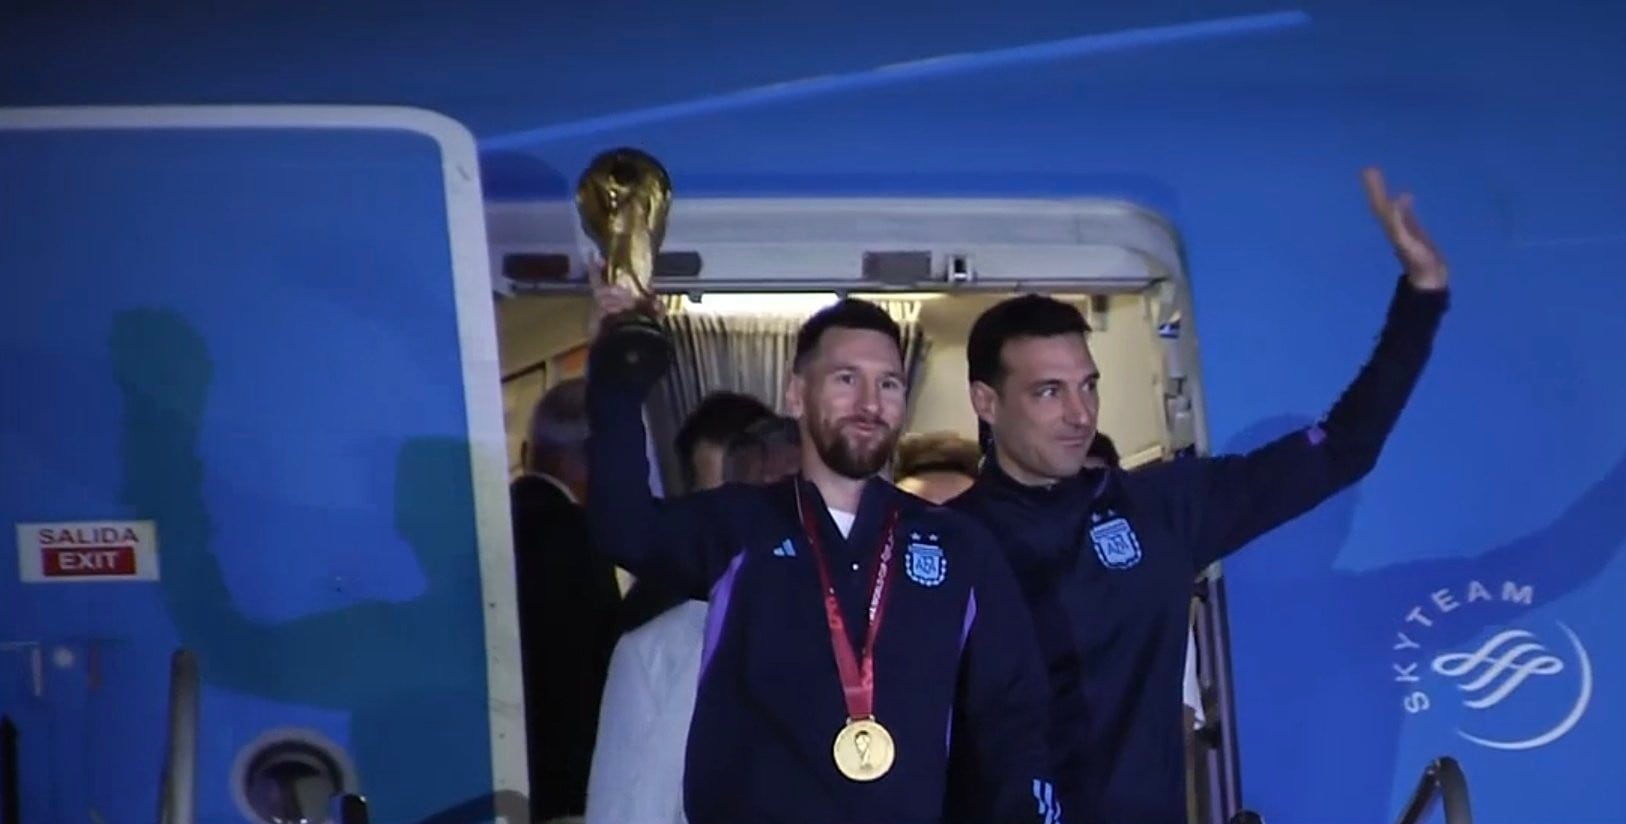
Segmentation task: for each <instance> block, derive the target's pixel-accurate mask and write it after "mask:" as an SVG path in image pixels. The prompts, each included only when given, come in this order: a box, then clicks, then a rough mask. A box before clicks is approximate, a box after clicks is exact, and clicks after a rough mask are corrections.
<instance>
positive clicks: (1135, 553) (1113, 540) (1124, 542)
mask: <svg viewBox="0 0 1626 824" xmlns="http://www.w3.org/2000/svg"><path fill="white" fill-rule="evenodd" d="M1090 543H1092V544H1094V545H1095V557H1097V558H1100V559H1101V565H1102V566H1104V567H1106V568H1107V569H1129V568H1130V567H1133V566H1135V565H1136V564H1138V563H1140V557H1141V551H1140V538H1139V537H1137V536H1136V535H1135V530H1134V528H1133V527H1131V526H1130V525H1129V521H1127V520H1125V519H1124V518H1123V516H1121V515H1120V516H1117V517H1114V518H1110V519H1108V520H1105V521H1102V522H1101V523H1098V524H1096V525H1095V526H1093V527H1091V528H1090Z"/></svg>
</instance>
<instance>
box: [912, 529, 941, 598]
mask: <svg viewBox="0 0 1626 824" xmlns="http://www.w3.org/2000/svg"><path fill="white" fill-rule="evenodd" d="M903 571H904V573H905V574H907V575H908V576H909V580H911V581H914V582H915V583H917V584H920V585H921V586H923V587H935V586H939V585H941V584H942V583H943V582H944V581H945V580H947V579H948V559H947V558H944V557H943V548H942V547H940V546H938V545H937V536H936V535H927V536H926V537H925V539H924V540H922V539H921V537H920V533H918V532H913V533H910V535H909V548H908V549H907V550H905V552H904V565H903Z"/></svg>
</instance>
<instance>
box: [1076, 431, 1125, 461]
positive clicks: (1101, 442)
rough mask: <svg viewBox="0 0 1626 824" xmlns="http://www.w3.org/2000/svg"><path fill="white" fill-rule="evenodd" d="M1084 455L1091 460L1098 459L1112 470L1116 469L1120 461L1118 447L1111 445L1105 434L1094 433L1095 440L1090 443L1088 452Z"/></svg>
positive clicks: (1110, 440)
mask: <svg viewBox="0 0 1626 824" xmlns="http://www.w3.org/2000/svg"><path fill="white" fill-rule="evenodd" d="M1084 454H1086V455H1088V456H1090V457H1092V458H1100V459H1101V460H1102V461H1103V462H1105V463H1106V465H1107V466H1110V467H1112V468H1113V469H1117V468H1118V466H1119V464H1120V461H1121V459H1120V458H1119V457H1118V445H1117V444H1115V443H1113V442H1112V439H1111V438H1109V437H1107V435H1106V433H1105V432H1097V433H1095V438H1094V439H1093V440H1091V441H1090V448H1089V450H1088V451H1087V452H1085V453H1084Z"/></svg>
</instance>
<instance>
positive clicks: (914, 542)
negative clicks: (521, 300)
mask: <svg viewBox="0 0 1626 824" xmlns="http://www.w3.org/2000/svg"><path fill="white" fill-rule="evenodd" d="M588 406H589V415H590V420H591V427H592V436H591V438H590V439H589V441H588V449H589V460H590V461H591V464H590V465H591V467H592V472H591V483H590V489H589V496H588V515H589V519H590V522H591V527H592V531H593V539H594V544H595V545H596V546H597V547H598V548H599V549H600V550H602V551H604V552H607V553H608V554H609V555H610V556H611V557H613V558H614V559H615V560H616V561H617V562H619V563H620V564H622V565H623V566H624V567H626V568H627V569H628V570H629V571H631V572H632V573H633V574H634V575H637V576H638V577H640V578H648V579H651V580H653V581H656V582H657V583H659V584H661V585H662V586H664V587H667V588H671V589H674V590H678V591H681V592H683V593H684V594H686V595H688V596H690V597H694V598H703V599H707V600H709V601H710V615H709V617H708V619H707V626H706V640H705V650H704V653H703V656H704V657H703V659H702V669H701V676H700V686H699V694H698V696H697V698H696V705H695V713H694V720H693V721H692V723H691V727H690V732H689V741H688V753H687V762H686V768H685V775H684V786H685V792H684V800H685V803H684V807H685V810H686V811H687V813H688V817H689V820H690V821H691V822H692V824H936V822H940V821H942V820H944V817H945V812H944V801H945V796H946V795H947V791H948V788H947V784H946V776H947V766H946V765H947V762H948V756H949V752H948V750H949V743H950V740H951V730H952V734H953V740H954V741H955V742H957V745H960V746H966V747H969V748H972V749H974V750H975V752H976V753H977V755H978V761H979V762H980V763H982V764H985V765H987V767H986V769H984V770H981V771H980V772H979V773H978V775H977V776H975V777H973V779H972V781H974V783H975V784H976V785H977V786H979V787H980V788H984V789H981V790H980V794H986V795H991V796H992V797H994V798H995V799H996V801H995V802H994V805H995V806H994V808H995V810H996V813H995V814H994V815H993V816H992V817H990V818H988V819H986V820H987V821H988V822H989V823H990V824H1006V823H1007V822H1022V824H1059V822H1061V821H1062V818H1061V809H1060V805H1059V803H1058V801H1057V798H1056V794H1055V792H1054V789H1053V787H1052V786H1051V784H1050V783H1049V771H1050V763H1051V758H1050V756H1049V753H1048V751H1047V749H1046V730H1047V720H1046V716H1045V713H1046V711H1047V707H1048V705H1049V701H1048V689H1047V685H1046V681H1045V675H1044V671H1043V669H1042V664H1041V660H1040V657H1039V653H1038V645H1037V640H1036V639H1035V637H1034V632H1033V627H1032V623H1031V621H1029V619H1028V614H1027V610H1026V607H1025V606H1024V605H1023V603H1022V595H1021V593H1020V591H1019V590H1018V588H1017V585H1016V581H1015V578H1014V576H1013V575H1012V574H1011V571H1010V568H1009V565H1008V564H1007V563H1006V561H1005V560H1004V558H1003V557H1002V553H1001V552H1000V551H999V549H998V547H997V546H996V545H995V543H994V540H993V537H992V536H991V535H989V534H988V532H987V531H986V530H985V529H984V528H982V527H981V526H980V525H978V524H977V523H976V522H975V521H973V520H972V519H970V518H967V517H966V516H964V515H962V514H960V513H956V512H953V511H951V510H948V509H945V508H942V507H934V506H932V505H930V504H928V503H926V502H925V501H922V500H920V499H919V498H916V497H914V496H912V495H909V494H908V493H905V492H903V491H902V490H899V489H897V488H896V487H894V486H892V485H891V484H889V483H886V482H885V481H881V480H878V479H872V480H871V481H869V483H868V485H867V486H866V487H865V488H864V492H863V496H862V501H861V503H860V506H859V510H858V513H857V518H856V521H855V523H854V524H853V525H852V529H851V534H850V539H849V538H843V537H842V535H841V533H840V531H839V530H838V529H837V528H836V526H835V523H834V521H832V520H831V518H830V516H829V513H828V511H827V510H826V508H825V506H824V504H823V502H822V501H821V500H820V499H819V498H818V495H817V491H816V490H814V488H813V487H812V485H811V484H805V483H804V484H803V485H804V486H805V487H806V488H807V489H808V490H809V492H810V494H811V495H812V500H813V501H814V505H813V507H812V509H813V510H814V511H815V512H816V515H815V517H816V518H817V523H818V524H819V525H820V535H821V536H822V538H821V543H822V546H823V547H824V551H825V552H826V554H827V555H826V557H827V558H828V561H829V563H830V565H831V567H830V571H831V575H832V586H833V587H834V589H835V590H836V595H837V600H838V602H839V605H840V607H841V610H842V613H843V615H844V616H845V621H846V624H847V627H848V630H849V632H848V634H849V635H850V636H852V643H853V645H854V647H855V649H857V650H858V652H859V654H860V655H862V649H861V645H862V642H863V634H864V632H865V630H866V629H867V625H868V619H867V609H866V603H865V601H866V599H867V597H868V594H869V592H868V591H869V586H870V575H871V574H872V572H871V570H872V566H871V565H872V564H873V563H874V559H875V556H876V552H877V549H878V547H879V543H880V538H881V534H882V533H883V532H884V528H883V525H884V524H885V523H886V521H887V516H888V513H889V511H890V509H891V508H892V507H894V506H896V507H898V508H899V520H898V523H897V528H896V530H895V531H894V534H895V536H896V541H895V550H894V559H893V564H892V566H891V570H892V585H891V586H892V591H891V595H890V597H889V600H888V603H887V606H886V607H885V611H884V613H882V616H881V617H882V623H881V627H882V628H881V631H880V637H879V638H878V639H877V640H876V642H875V647H876V649H875V718H876V720H878V721H879V722H880V723H882V724H884V725H885V726H886V727H887V728H888V729H889V730H890V732H891V733H892V735H893V737H894V739H895V741H896V745H897V746H896V752H897V759H896V762H895V765H894V766H893V767H892V769H891V771H890V772H889V773H888V774H886V775H885V776H883V777H882V778H880V779H878V780H875V781H873V782H868V783H858V782H854V781H851V780H849V779H847V778H845V777H843V776H842V775H841V774H840V773H839V772H837V770H836V766H835V761H834V760H833V757H832V745H833V742H834V739H835V735H836V732H837V731H838V730H839V729H840V728H841V727H842V725H843V724H844V723H845V721H846V720H847V710H846V705H845V704H844V702H843V692H842V685H841V682H840V679H839V677H838V675H837V668H836V663H835V657H834V653H833V651H832V646H831V638H830V630H829V627H828V623H827V619H826V615H825V607H824V601H823V597H822V587H821V585H820V583H819V576H818V571H817V567H816V566H815V561H814V557H813V555H812V554H811V552H810V551H809V548H808V544H807V539H806V537H805V536H804V532H803V528H802V525H801V522H800V521H799V520H798V517H797V508H796V497H795V496H796V485H795V484H796V481H795V480H791V481H784V482H781V483H778V484H775V485H772V486H761V487H759V486H744V485H737V484H731V485H728V486H725V487H722V488H720V489H714V490H709V491H706V492H701V493H697V494H693V495H687V496H684V497H681V498H676V499H668V500H657V499H655V498H654V497H653V496H651V494H650V492H649V484H648V478H649V471H648V464H647V460H646V457H645V451H644V424H643V417H642V393H641V392H639V391H636V390H633V389H630V388H626V387H621V386H616V385H614V384H611V383H610V382H609V381H607V380H604V379H593V378H591V377H590V378H589V383H588Z"/></svg>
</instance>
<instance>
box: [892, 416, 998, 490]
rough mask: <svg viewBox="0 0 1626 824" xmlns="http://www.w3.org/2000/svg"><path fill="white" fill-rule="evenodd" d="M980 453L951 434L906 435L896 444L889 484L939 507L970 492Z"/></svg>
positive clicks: (965, 440)
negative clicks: (896, 449)
mask: <svg viewBox="0 0 1626 824" xmlns="http://www.w3.org/2000/svg"><path fill="white" fill-rule="evenodd" d="M981 460H982V452H981V450H979V449H978V448H977V442H976V441H973V440H971V439H970V438H966V437H962V436H960V435H957V434H955V433H953V432H924V433H919V432H917V433H910V434H908V435H905V436H903V438H902V439H901V440H899V441H898V458H897V460H896V461H894V462H893V466H892V480H893V483H896V484H897V485H898V487H899V488H900V489H903V490H904V491H906V492H909V493H911V494H914V495H918V496H920V497H922V498H924V499H926V500H928V501H931V502H932V503H934V504H943V503H946V502H947V501H949V500H950V499H952V498H954V497H955V496H956V495H959V494H960V493H962V492H964V491H966V490H967V489H970V488H971V482H972V481H975V480H976V479H977V464H978V462H980V461H981Z"/></svg>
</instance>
